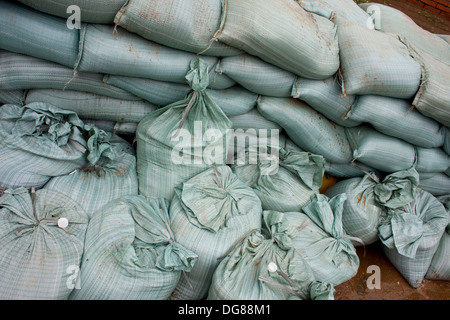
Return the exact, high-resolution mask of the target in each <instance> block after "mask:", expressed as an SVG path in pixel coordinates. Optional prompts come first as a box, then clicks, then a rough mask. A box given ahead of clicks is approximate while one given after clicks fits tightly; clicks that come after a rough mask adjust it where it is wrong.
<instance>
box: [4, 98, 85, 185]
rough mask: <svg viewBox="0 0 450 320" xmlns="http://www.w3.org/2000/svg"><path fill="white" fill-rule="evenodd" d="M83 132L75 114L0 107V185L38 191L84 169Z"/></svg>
mask: <svg viewBox="0 0 450 320" xmlns="http://www.w3.org/2000/svg"><path fill="white" fill-rule="evenodd" d="M83 128H84V123H83V122H82V121H81V120H80V119H79V118H78V115H77V114H76V113H74V112H72V111H66V110H62V109H59V108H57V107H54V106H52V105H49V104H45V103H40V102H35V103H30V104H27V105H25V106H19V105H13V104H8V105H4V106H2V107H1V108H0V161H1V163H2V165H1V166H0V185H2V186H4V187H7V188H16V187H36V188H39V187H42V186H43V185H44V184H45V183H46V182H47V181H48V180H49V179H50V178H51V177H54V176H59V175H64V174H68V173H70V172H72V171H73V170H76V169H79V168H81V167H83V166H85V165H86V164H87V159H86V155H85V151H86V150H87V149H86V148H87V144H86V140H85V137H84V134H83ZM18 164H20V165H18Z"/></svg>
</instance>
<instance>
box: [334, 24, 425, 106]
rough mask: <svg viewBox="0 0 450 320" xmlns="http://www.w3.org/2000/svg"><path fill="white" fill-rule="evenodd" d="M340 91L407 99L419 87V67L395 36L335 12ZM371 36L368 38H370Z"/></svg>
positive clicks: (407, 49)
mask: <svg viewBox="0 0 450 320" xmlns="http://www.w3.org/2000/svg"><path fill="white" fill-rule="evenodd" d="M335 21H336V24H337V34H338V37H339V54H340V61H341V66H340V72H341V74H342V81H343V93H344V94H351V95H365V94H372V95H382V96H389V97H394V98H401V99H409V98H411V97H413V96H414V95H415V94H416V92H417V91H418V90H419V85H420V81H421V75H422V73H421V69H420V65H419V63H417V62H416V61H415V60H414V59H413V58H412V57H411V55H410V50H409V48H408V46H406V45H405V44H404V43H402V42H401V41H400V40H399V39H398V38H397V37H396V36H394V35H390V34H385V33H382V32H379V31H376V30H370V29H368V28H367V27H365V26H361V25H359V24H357V23H354V22H351V21H348V20H346V19H345V18H343V17H340V16H337V17H336V19H335ZM369 40H370V41H369Z"/></svg>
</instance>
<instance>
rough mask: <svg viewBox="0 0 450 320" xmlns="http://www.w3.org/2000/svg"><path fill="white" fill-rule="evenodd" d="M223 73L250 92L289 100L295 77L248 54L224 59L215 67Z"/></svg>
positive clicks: (217, 71)
mask: <svg viewBox="0 0 450 320" xmlns="http://www.w3.org/2000/svg"><path fill="white" fill-rule="evenodd" d="M216 73H223V74H225V75H227V76H228V77H229V78H231V79H233V80H234V81H236V82H237V83H239V84H240V85H241V86H243V87H244V88H246V89H247V90H249V91H251V92H255V93H258V94H262V95H265V96H271V97H279V98H290V96H291V91H292V86H293V85H294V82H295V79H296V78H297V76H296V75H295V74H293V73H291V72H288V71H286V70H283V69H280V68H278V67H276V66H274V65H272V64H270V63H267V62H265V61H263V60H261V59H260V58H258V57H255V56H252V55H250V54H241V55H237V56H233V57H226V58H222V59H221V60H220V63H219V64H218V65H217V66H216Z"/></svg>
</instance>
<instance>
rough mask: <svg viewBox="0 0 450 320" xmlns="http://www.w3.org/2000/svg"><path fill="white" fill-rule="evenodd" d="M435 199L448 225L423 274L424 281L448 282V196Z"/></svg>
mask: <svg viewBox="0 0 450 320" xmlns="http://www.w3.org/2000/svg"><path fill="white" fill-rule="evenodd" d="M437 199H438V200H439V201H440V202H441V203H442V204H443V205H444V207H445V209H446V210H447V219H448V224H447V227H446V228H445V231H444V233H443V235H442V237H441V241H440V242H439V246H438V249H437V250H436V253H435V254H434V256H433V259H432V260H431V264H430V267H429V268H428V271H427V273H426V274H425V279H430V280H447V281H448V280H450V257H449V255H450V195H445V196H440V197H438V198H437Z"/></svg>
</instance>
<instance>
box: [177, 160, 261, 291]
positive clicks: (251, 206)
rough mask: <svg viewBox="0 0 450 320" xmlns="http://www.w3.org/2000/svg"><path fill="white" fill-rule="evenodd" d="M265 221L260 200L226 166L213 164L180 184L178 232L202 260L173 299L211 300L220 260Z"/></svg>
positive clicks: (189, 273) (182, 240) (183, 241)
mask: <svg viewBox="0 0 450 320" xmlns="http://www.w3.org/2000/svg"><path fill="white" fill-rule="evenodd" d="M261 221H262V208H261V201H260V200H259V198H258V197H257V195H256V194H255V193H254V192H253V190H252V189H251V188H250V187H248V186H247V185H245V184H244V183H243V182H242V181H241V180H240V179H239V178H238V177H237V176H236V175H235V174H234V173H233V172H232V171H231V169H230V168H229V167H228V166H226V165H222V166H217V167H215V168H214V167H213V168H210V169H208V170H206V171H204V172H202V173H200V174H198V175H196V176H194V177H193V178H191V179H189V180H188V181H186V182H184V183H182V184H181V185H179V186H177V187H176V188H175V196H174V198H173V200H172V203H171V205H170V223H171V226H172V230H173V234H174V237H175V239H176V241H177V242H178V243H180V244H181V245H183V246H184V247H186V248H188V249H190V250H192V251H193V252H195V253H196V254H197V255H198V260H197V262H196V263H195V265H194V267H193V268H192V270H191V271H190V272H188V273H186V277H182V278H181V279H180V282H179V283H178V285H177V287H176V288H175V290H174V292H173V293H172V295H171V297H170V298H171V299H172V300H200V299H204V298H206V296H207V295H208V290H209V287H210V285H211V279H212V277H213V274H214V271H215V269H216V268H217V265H218V264H219V262H220V261H219V260H218V258H220V257H221V256H223V255H224V254H225V253H226V252H227V250H229V248H230V247H231V246H232V245H233V244H234V243H235V241H237V240H238V239H239V238H240V237H242V236H243V235H244V234H246V233H248V232H249V231H251V230H254V229H260V228H261Z"/></svg>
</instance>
